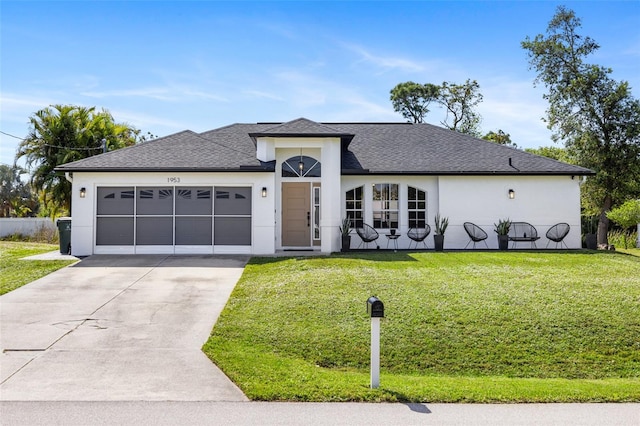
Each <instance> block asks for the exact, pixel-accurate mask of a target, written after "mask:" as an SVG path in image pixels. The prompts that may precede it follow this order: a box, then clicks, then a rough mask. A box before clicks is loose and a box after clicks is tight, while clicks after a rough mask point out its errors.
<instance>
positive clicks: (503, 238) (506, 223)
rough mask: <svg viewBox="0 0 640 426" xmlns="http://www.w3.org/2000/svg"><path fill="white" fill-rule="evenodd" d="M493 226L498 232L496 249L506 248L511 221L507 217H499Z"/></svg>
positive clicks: (507, 246)
mask: <svg viewBox="0 0 640 426" xmlns="http://www.w3.org/2000/svg"><path fill="white" fill-rule="evenodd" d="M493 226H495V229H494V231H495V232H496V234H498V249H500V250H507V249H508V248H509V228H511V221H510V220H509V219H500V220H499V221H498V224H495V223H494V224H493Z"/></svg>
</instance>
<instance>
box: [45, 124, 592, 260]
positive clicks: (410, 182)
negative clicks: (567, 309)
mask: <svg viewBox="0 0 640 426" xmlns="http://www.w3.org/2000/svg"><path fill="white" fill-rule="evenodd" d="M57 170H58V171H62V172H65V174H66V177H67V179H69V180H71V181H72V182H73V185H72V186H73V195H72V211H73V216H72V231H71V245H72V253H73V254H74V255H78V256H85V255H91V254H108V253H130V254H136V253H175V254H180V253H185V254H186V253H190V254H196V253H214V254H215V253H236V254H238V253H244V254H256V255H260V254H272V253H275V252H278V251H284V250H317V251H320V252H323V253H329V252H334V251H339V250H340V244H341V242H340V241H341V238H340V233H339V226H340V224H341V220H342V218H344V217H350V218H352V219H353V222H357V223H366V224H369V225H371V226H373V227H374V228H375V229H376V230H378V232H379V233H380V238H379V239H378V241H377V242H376V243H377V245H380V246H381V247H382V248H386V244H387V243H388V241H386V238H385V235H386V234H388V233H389V231H390V230H391V229H395V230H396V232H397V233H398V234H399V236H400V237H399V239H398V240H397V241H396V242H397V244H398V248H400V249H402V248H407V247H408V246H409V243H410V242H411V240H409V239H408V238H407V231H408V230H409V229H410V228H415V227H418V228H419V227H424V225H425V224H429V225H431V227H432V229H433V227H434V216H435V215H436V214H437V213H440V215H442V216H446V217H448V218H449V228H448V229H447V232H446V234H445V249H461V248H464V247H465V245H466V244H467V243H468V242H469V238H468V236H467V234H466V232H465V230H464V228H463V224H464V222H467V221H468V222H473V223H475V224H476V225H478V226H480V227H481V228H482V229H483V230H485V231H486V233H487V234H489V238H488V239H487V240H486V241H487V243H488V244H489V247H491V248H496V247H497V241H496V238H495V237H494V235H495V234H494V233H493V228H494V223H497V222H498V220H500V219H506V218H509V219H511V220H512V221H523V222H529V223H531V224H532V225H534V226H535V227H536V228H537V230H538V233H539V234H540V236H541V237H542V238H541V240H540V241H538V245H539V246H541V247H544V246H545V245H546V243H547V240H546V239H545V238H544V234H545V232H546V231H547V230H548V229H549V227H551V226H552V225H554V224H556V223H559V222H566V223H568V224H569V225H570V226H571V231H570V233H569V235H568V236H567V237H566V238H565V240H564V241H565V243H566V244H567V245H568V247H570V248H579V247H580V246H581V233H580V184H581V182H582V181H583V179H584V177H585V176H587V175H590V174H592V172H591V171H590V170H588V169H585V168H583V167H578V166H574V165H569V164H564V163H561V162H558V161H555V160H552V159H549V158H545V157H540V156H536V155H532V154H529V153H527V152H524V151H521V150H518V149H515V148H511V147H508V146H503V145H498V144H495V143H493V142H488V141H484V140H481V139H476V138H473V137H471V136H468V135H464V134H461V133H458V132H454V131H450V130H447V129H444V128H440V127H437V126H433V125H430V124H411V123H317V122H314V121H310V120H307V119H304V118H300V119H297V120H293V121H290V122H286V123H256V124H232V125H229V126H225V127H221V128H219V129H215V130H210V131H207V132H204V133H195V132H192V131H188V130H186V131H183V132H180V133H176V134H173V135H169V136H166V137H162V138H159V139H155V140H151V141H148V142H144V143H141V144H138V145H135V146H132V147H128V148H124V149H120V150H117V151H112V152H108V153H104V154H101V155H97V156H94V157H90V158H86V159H84V160H80V161H76V162H72V163H68V164H65V165H62V166H60V167H58V168H57ZM432 234H433V232H432ZM427 241H428V244H429V246H430V247H433V240H432V239H431V236H429V237H428V240H427ZM360 242H361V240H360V238H359V237H358V236H357V235H356V234H355V233H352V242H351V244H352V247H353V248H355V247H357V246H358V245H359V244H360ZM375 245H376V244H374V245H373V246H370V247H375Z"/></svg>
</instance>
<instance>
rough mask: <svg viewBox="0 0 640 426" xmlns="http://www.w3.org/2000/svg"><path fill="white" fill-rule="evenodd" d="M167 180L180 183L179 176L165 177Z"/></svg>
mask: <svg viewBox="0 0 640 426" xmlns="http://www.w3.org/2000/svg"><path fill="white" fill-rule="evenodd" d="M167 182H169V183H180V178H179V177H168V178H167Z"/></svg>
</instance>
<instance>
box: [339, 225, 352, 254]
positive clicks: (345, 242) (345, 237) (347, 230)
mask: <svg viewBox="0 0 640 426" xmlns="http://www.w3.org/2000/svg"><path fill="white" fill-rule="evenodd" d="M339 229H340V236H341V238H342V251H343V252H345V251H349V249H350V248H351V235H349V234H351V219H350V218H348V217H345V218H344V219H342V224H341V225H340V226H339Z"/></svg>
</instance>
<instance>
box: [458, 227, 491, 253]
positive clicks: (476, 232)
mask: <svg viewBox="0 0 640 426" xmlns="http://www.w3.org/2000/svg"><path fill="white" fill-rule="evenodd" d="M464 230H465V231H467V235H468V236H469V242H468V243H467V245H466V246H464V248H467V247H469V244H471V243H472V242H473V248H474V249H475V248H476V243H479V242H480V241H482V242H483V243H484V245H485V247H487V248H489V246H488V245H487V242H486V241H485V240H486V239H487V238H488V237H489V236H488V235H487V233H486V232H484V231H483V230H482V228H480V227H479V226H478V225H475V224H473V223H471V222H465V223H464Z"/></svg>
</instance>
